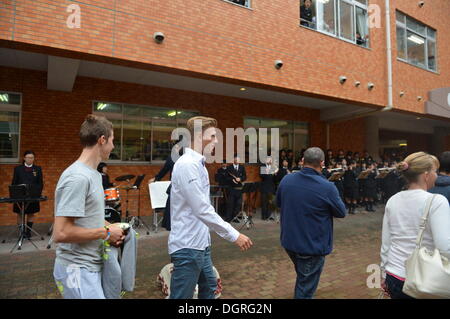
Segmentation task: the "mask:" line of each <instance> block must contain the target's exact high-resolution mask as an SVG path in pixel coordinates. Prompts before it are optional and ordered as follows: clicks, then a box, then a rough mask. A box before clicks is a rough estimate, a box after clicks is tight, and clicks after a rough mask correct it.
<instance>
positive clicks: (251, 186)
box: [235, 183, 257, 231]
mask: <svg viewBox="0 0 450 319" xmlns="http://www.w3.org/2000/svg"><path fill="white" fill-rule="evenodd" d="M243 184H244V186H243V187H242V195H243V194H247V197H246V199H245V201H244V200H242V209H241V211H240V212H239V214H238V216H242V218H243V221H244V223H243V224H242V226H241V228H239V231H240V230H241V229H242V228H244V227H245V226H247V229H250V227H254V226H255V224H254V223H253V219H252V217H253V216H251V215H249V214H247V212H246V211H245V204H247V210H249V207H250V204H251V194H252V193H254V192H256V190H257V184H256V183H243ZM238 216H236V217H235V219H236V218H237V217H238Z"/></svg>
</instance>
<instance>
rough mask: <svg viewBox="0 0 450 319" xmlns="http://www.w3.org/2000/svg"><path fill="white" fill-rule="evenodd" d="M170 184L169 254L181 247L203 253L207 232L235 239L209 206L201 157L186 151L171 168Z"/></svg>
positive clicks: (207, 182) (209, 243)
mask: <svg viewBox="0 0 450 319" xmlns="http://www.w3.org/2000/svg"><path fill="white" fill-rule="evenodd" d="M171 185H172V188H171V192H170V223H171V231H170V234H169V244H168V246H169V254H172V253H174V252H176V251H177V250H180V249H183V248H189V249H198V250H204V249H206V248H207V247H209V246H211V236H210V234H209V230H210V229H211V230H213V231H214V232H216V233H217V234H218V235H219V236H220V237H222V238H223V239H226V240H228V241H230V242H234V241H236V240H237V238H238V237H239V232H238V231H237V230H236V229H234V228H233V227H232V226H231V225H230V224H229V223H227V222H225V221H224V220H223V219H222V218H221V217H220V216H219V215H218V214H217V213H216V211H215V210H214V207H213V206H212V205H211V202H210V197H209V192H210V186H209V176H208V171H207V170H206V167H205V157H204V156H203V155H201V154H200V153H198V152H196V151H194V150H192V149H190V148H185V152H184V154H183V156H181V157H180V158H179V159H178V160H177V161H176V163H175V166H174V168H173V172H172V183H171Z"/></svg>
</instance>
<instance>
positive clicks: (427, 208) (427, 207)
mask: <svg viewBox="0 0 450 319" xmlns="http://www.w3.org/2000/svg"><path fill="white" fill-rule="evenodd" d="M435 196H436V194H433V195H431V196H430V197H429V198H428V200H427V204H426V205H425V213H424V214H423V216H422V218H421V220H422V221H421V223H420V230H419V236H417V239H416V246H417V247H418V248H420V247H421V246H422V239H423V233H424V232H425V227H426V226H427V222H428V215H429V214H430V209H431V203H432V202H433V199H434V197H435Z"/></svg>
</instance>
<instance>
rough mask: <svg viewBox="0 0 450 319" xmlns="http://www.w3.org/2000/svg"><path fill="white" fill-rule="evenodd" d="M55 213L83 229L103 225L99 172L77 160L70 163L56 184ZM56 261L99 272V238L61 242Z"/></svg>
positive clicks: (100, 258) (100, 242)
mask: <svg viewBox="0 0 450 319" xmlns="http://www.w3.org/2000/svg"><path fill="white" fill-rule="evenodd" d="M55 216H57V217H59V216H63V217H75V225H76V226H79V227H83V228H100V227H103V226H105V200H104V192H103V186H102V177H101V175H100V173H99V172H97V171H96V170H95V169H93V168H91V167H89V166H87V165H85V164H83V163H81V162H79V161H76V162H75V163H73V164H72V165H70V166H69V167H68V168H67V169H66V170H65V171H64V172H63V173H62V175H61V177H60V178H59V181H58V185H56V190H55ZM56 262H57V263H59V264H61V265H64V266H69V265H71V264H75V265H77V266H79V267H82V268H87V269H88V270H89V271H95V272H98V271H101V270H102V267H103V259H102V240H101V239H98V240H93V241H90V242H85V243H60V244H58V246H57V248H56Z"/></svg>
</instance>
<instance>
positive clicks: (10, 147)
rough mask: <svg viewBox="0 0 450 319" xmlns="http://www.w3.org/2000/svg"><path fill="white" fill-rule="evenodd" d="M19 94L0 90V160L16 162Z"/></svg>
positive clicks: (18, 142)
mask: <svg viewBox="0 0 450 319" xmlns="http://www.w3.org/2000/svg"><path fill="white" fill-rule="evenodd" d="M21 104H22V103H21V95H20V94H16V93H7V92H0V162H18V161H19V144H20V117H21V110H22V106H21Z"/></svg>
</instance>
